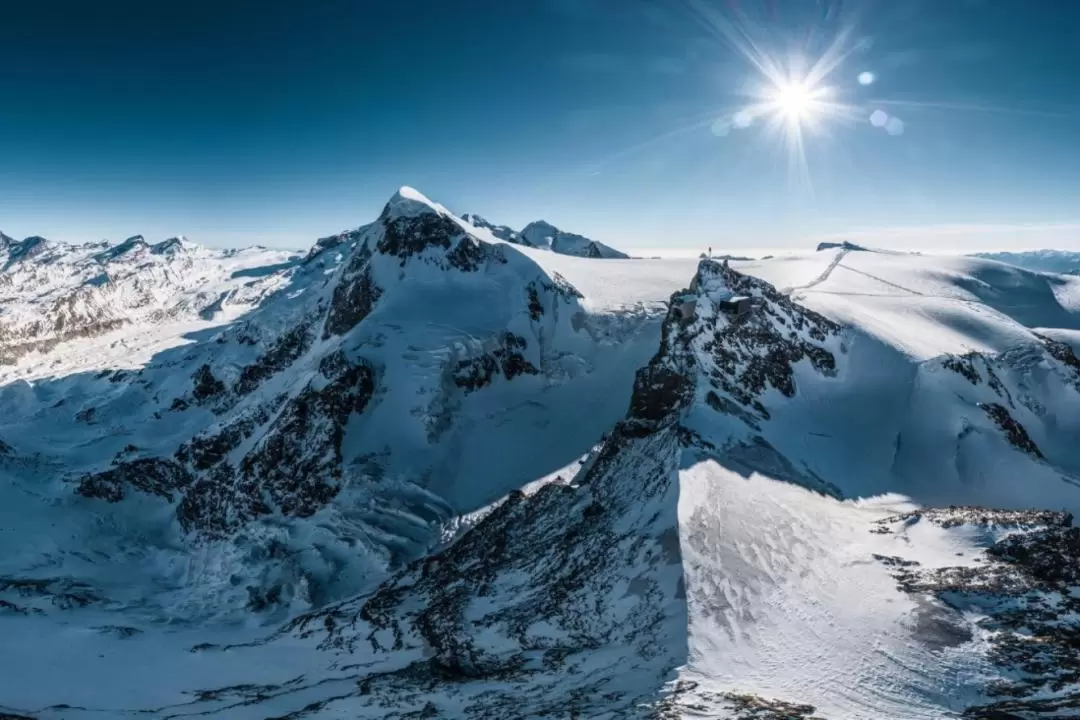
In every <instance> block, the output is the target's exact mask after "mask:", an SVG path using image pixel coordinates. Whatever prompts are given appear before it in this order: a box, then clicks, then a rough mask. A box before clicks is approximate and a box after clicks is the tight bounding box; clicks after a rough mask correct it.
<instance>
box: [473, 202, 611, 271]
mask: <svg viewBox="0 0 1080 720" xmlns="http://www.w3.org/2000/svg"><path fill="white" fill-rule="evenodd" d="M461 219H462V220H464V221H465V222H467V223H469V224H470V225H472V226H473V227H477V228H481V229H484V230H487V231H488V232H490V233H491V234H492V235H493V236H494V237H496V238H498V239H499V240H505V241H506V242H509V243H514V244H515V245H524V246H526V247H532V248H539V249H541V250H550V251H551V252H554V253H559V254H560V255H573V256H575V257H587V258H597V259H605V260H611V259H626V258H629V257H630V256H629V255H627V254H626V253H623V252H620V251H618V250H616V249H615V248H613V247H611V246H609V245H605V244H604V243H602V242H597V241H596V240H590V239H589V238H587V237H585V236H583V235H577V234H574V233H570V232H565V231H563V230H560V229H559V228H557V227H555V226H554V225H552V224H551V223H549V222H545V221H543V220H537V221H536V222H531V223H529V224H528V225H526V226H525V228H524V229H523V230H521V231H520V232H518V231H516V230H514V229H513V228H510V227H507V226H506V225H495V224H494V223H491V222H489V221H487V220H485V219H484V218H482V217H480V216H479V215H474V214H471V213H466V214H464V215H462V216H461Z"/></svg>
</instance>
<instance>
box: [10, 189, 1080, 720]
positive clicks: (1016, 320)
mask: <svg viewBox="0 0 1080 720" xmlns="http://www.w3.org/2000/svg"><path fill="white" fill-rule="evenodd" d="M763 278H764V279H763ZM766 281H768V282H766ZM770 283H772V284H770ZM736 295H737V296H744V297H749V298H750V299H751V304H752V307H751V310H750V311H749V312H747V313H745V314H741V315H737V314H733V313H732V310H731V309H730V307H729V306H728V305H727V304H726V303H727V301H728V300H729V299H730V298H731V297H733V296H736ZM1074 297H1076V295H1075V293H1074V288H1073V286H1072V285H1071V281H1070V280H1067V279H1055V278H1053V277H1051V276H1045V275H1040V274H1037V273H1030V272H1026V271H1022V270H1019V269H1016V268H1008V267H1006V266H1004V265H1001V264H999V263H994V262H989V261H983V260H975V259H948V260H943V259H941V258H926V257H923V256H911V255H900V254H886V253H874V252H870V251H858V252H853V251H851V250H850V249H849V248H843V247H841V248H835V249H827V250H824V251H822V252H819V253H815V254H814V255H812V256H811V255H806V256H797V257H791V258H774V259H770V260H763V261H754V262H747V263H742V262H731V263H727V262H725V263H722V264H721V263H718V262H715V261H711V260H705V261H702V262H700V263H697V262H695V263H694V264H693V265H689V264H687V263H683V262H678V261H636V260H611V261H610V262H605V263H596V262H595V261H593V260H590V259H588V258H579V257H570V256H563V255H559V254H557V253H551V252H548V251H545V250H541V249H530V248H524V247H521V246H518V245H515V244H513V243H508V242H504V241H501V240H499V239H498V238H497V237H495V236H493V235H492V234H490V233H489V232H488V231H487V230H485V229H483V228H478V227H476V226H475V225H472V224H470V223H468V222H465V221H463V220H461V219H459V218H456V217H455V216H453V215H452V214H451V213H449V212H448V211H447V210H446V209H445V208H443V207H442V206H440V205H438V204H436V203H433V202H431V201H429V200H427V199H426V198H424V197H423V196H422V195H420V194H419V193H417V192H416V191H413V190H411V189H407V188H403V189H402V190H401V191H400V192H399V193H398V194H397V195H395V196H394V197H393V198H391V200H390V202H389V203H388V204H387V206H386V208H385V209H384V211H383V213H382V215H381V216H380V217H379V218H378V219H377V220H376V221H375V222H374V223H372V224H370V225H367V226H363V227H361V228H359V229H357V230H355V231H350V232H348V233H343V234H341V235H338V236H331V237H330V238H324V239H322V240H320V241H318V243H317V244H316V246H315V247H314V248H313V249H312V251H311V252H310V253H309V254H308V255H307V257H306V258H305V260H304V261H303V262H302V263H298V264H297V265H296V267H295V268H293V269H291V270H289V272H288V275H287V276H286V283H285V284H283V286H282V287H280V288H279V289H278V290H277V291H276V292H273V293H272V294H270V295H268V296H267V297H265V298H264V299H263V300H262V301H261V302H260V303H259V305H258V306H257V307H256V308H254V309H252V310H251V311H250V312H248V313H247V314H245V315H243V316H242V317H240V318H238V319H237V320H235V321H233V322H231V323H229V324H227V325H224V326H222V327H218V328H204V329H202V330H199V331H197V332H195V333H193V334H192V336H191V337H189V338H187V340H188V341H189V343H188V344H187V345H183V346H181V347H174V348H171V349H168V350H164V351H162V352H159V353H157V354H155V355H154V356H153V357H152V358H151V359H150V360H149V361H148V362H146V363H145V365H144V366H142V367H141V368H140V369H138V370H135V371H127V372H124V371H121V372H116V371H108V372H104V373H102V372H94V373H89V372H83V373H74V374H68V375H65V376H62V377H60V376H57V377H50V378H44V377H42V378H39V379H37V380H36V381H35V382H33V383H27V382H8V383H7V384H4V385H2V386H0V400H2V401H3V402H4V406H5V407H6V408H8V409H9V414H8V415H9V416H8V419H7V420H6V421H3V422H0V438H2V439H3V440H4V443H5V444H4V445H2V446H0V494H2V497H0V501H2V502H0V528H2V529H3V532H2V533H0V542H3V550H4V552H3V553H2V554H0V623H2V624H3V625H4V627H3V628H0V633H2V635H0V636H2V637H4V638H5V640H4V641H2V642H5V643H6V647H5V649H6V650H8V652H3V653H0V712H2V711H8V712H12V713H17V714H19V715H23V716H31V717H37V718H79V717H100V716H103V715H104V716H111V717H127V716H130V717H184V716H197V715H198V716H212V717H221V718H263V717H268V716H269V717H281V718H301V717H303V718H335V717H354V718H366V717H370V718H382V717H398V718H405V717H500V718H535V717H552V718H566V717H579V718H626V717H641V718H646V717H653V718H656V717H664V718H678V717H686V718H690V717H720V718H738V719H739V720H748V719H749V718H805V719H809V718H811V717H826V718H852V719H855V718H947V717H960V716H961V715H962V714H964V713H967V716H971V717H987V718H989V717H997V718H1001V717H1010V716H1009V715H1001V714H998V715H996V716H994V715H991V714H983V715H979V714H978V713H980V712H984V710H985V713H990V712H991V709H992V710H993V711H994V712H998V713H1001V712H1007V713H1012V715H1011V717H1014V718H1015V717H1023V718H1034V717H1062V716H1067V715H1065V714H1064V713H1068V712H1070V711H1075V709H1076V707H1077V706H1078V705H1080V703H1077V702H1074V701H1075V700H1076V698H1077V697H1080V696H1078V695H1077V693H1080V687H1078V684H1077V681H1076V679H1075V677H1072V676H1069V675H1068V672H1070V670H1069V668H1072V667H1073V666H1074V664H1077V658H1076V657H1075V655H1076V653H1075V649H1070V646H1069V645H1068V641H1067V639H1068V638H1070V637H1073V636H1074V635H1073V633H1075V632H1076V617H1080V608H1074V607H1073V605H1075V602H1074V598H1075V597H1076V596H1078V595H1080V587H1078V586H1080V577H1077V576H1076V573H1075V572H1074V571H1072V570H1070V568H1074V567H1075V566H1076V562H1077V561H1078V560H1080V551H1077V548H1080V542H1078V540H1077V538H1078V537H1080V536H1077V532H1080V531H1075V530H1074V529H1070V528H1068V527H1067V526H1068V519H1067V518H1066V517H1065V516H1064V515H1062V514H1055V513H1045V512H1034V511H1030V510H1026V509H1027V508H1031V507H1033V506H1035V507H1040V506H1041V507H1046V508H1052V509H1055V510H1058V509H1067V510H1070V511H1075V510H1076V509H1077V508H1080V502H1078V500H1080V483H1077V476H1076V473H1077V472H1080V467H1077V465H1078V461H1077V460H1076V458H1075V451H1074V450H1073V441H1074V438H1075V437H1076V434H1077V431H1078V430H1080V427H1077V424H1078V423H1080V412H1078V410H1080V406H1078V402H1080V359H1077V357H1076V354H1075V352H1074V351H1073V350H1072V349H1071V347H1070V346H1069V344H1068V343H1066V342H1062V341H1060V338H1062V337H1063V336H1068V334H1069V333H1071V332H1075V325H1074V322H1075V317H1076V310H1075V308H1076V305H1075V304H1074V302H1073V298H1074ZM665 299H669V300H671V301H672V302H671V303H670V304H669V303H665V302H664V301H665ZM1063 334H1064V335H1063ZM937 504H941V505H947V504H957V505H974V504H987V505H1000V506H1002V507H1005V508H1013V509H1016V510H1015V511H1008V510H1005V511H997V512H989V511H981V510H967V509H963V508H960V509H951V510H945V511H933V510H923V509H920V506H923V505H937ZM1021 509H1024V510H1021ZM1061 638H1064V639H1061ZM1047 658H1049V659H1050V660H1049V661H1048V660H1047ZM1033 659H1034V660H1038V661H1039V662H1032V660H1033ZM1063 708H1064V709H1063Z"/></svg>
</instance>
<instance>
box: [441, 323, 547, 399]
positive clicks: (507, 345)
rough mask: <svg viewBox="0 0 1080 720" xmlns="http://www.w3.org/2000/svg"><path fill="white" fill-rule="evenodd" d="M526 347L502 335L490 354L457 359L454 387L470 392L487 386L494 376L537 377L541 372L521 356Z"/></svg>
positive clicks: (512, 336) (521, 340)
mask: <svg viewBox="0 0 1080 720" xmlns="http://www.w3.org/2000/svg"><path fill="white" fill-rule="evenodd" d="M527 347H528V341H526V340H525V338H523V337H521V336H520V335H515V334H513V333H511V332H507V333H505V334H504V335H503V336H502V337H501V338H499V340H498V341H497V344H496V346H495V347H494V348H493V349H492V350H491V351H489V352H486V353H484V354H482V355H478V356H476V357H471V358H468V359H466V360H459V361H458V364H457V368H456V369H455V370H454V384H456V385H457V386H458V387H460V388H463V389H464V390H465V392H467V393H469V392H474V391H476V390H479V389H480V388H483V387H487V386H488V385H490V384H491V382H492V380H493V379H494V378H495V377H496V376H497V375H501V376H502V377H504V378H506V379H507V380H513V379H514V378H515V377H517V376H518V375H537V374H539V373H540V371H539V370H538V369H537V368H536V366H535V365H533V364H532V363H531V362H529V361H528V360H527V359H526V358H525V355H524V354H523V351H524V350H525V349H526V348H527Z"/></svg>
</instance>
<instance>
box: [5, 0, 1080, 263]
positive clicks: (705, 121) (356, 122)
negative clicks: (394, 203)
mask: <svg viewBox="0 0 1080 720" xmlns="http://www.w3.org/2000/svg"><path fill="white" fill-rule="evenodd" d="M0 22H2V29H0V38H2V47H3V55H4V58H3V60H2V62H0V228H2V229H4V230H5V231H6V232H7V233H8V234H10V235H17V236H24V235H30V234H42V235H46V236H47V237H51V238H54V239H57V240H67V241H85V240H97V239H101V238H109V239H113V240H120V239H123V238H124V237H126V236H128V235H132V234H135V233H142V234H144V235H146V236H147V237H148V238H151V239H160V238H164V237H166V236H168V235H173V234H181V233H182V234H186V235H187V236H189V237H190V238H192V239H194V240H196V241H200V242H204V243H206V244H212V245H227V246H231V245H243V244H253V243H262V244H266V245H277V246H285V247H304V246H307V245H308V244H310V242H311V241H312V240H313V239H314V238H316V237H318V236H320V235H326V234H329V233H332V232H336V231H338V230H340V229H343V228H346V227H353V226H356V225H359V224H362V223H364V222H368V221H370V220H371V219H373V218H374V216H375V215H376V214H377V213H378V211H379V209H380V208H381V206H382V204H383V203H384V202H385V201H386V199H387V198H388V197H389V195H390V194H391V193H393V192H394V190H395V189H396V188H397V187H398V186H399V185H412V186H414V187H416V188H418V189H419V190H421V191H422V192H424V193H425V194H427V195H428V196H429V197H431V198H432V199H435V200H437V201H439V202H441V203H442V204H444V205H446V206H448V207H450V208H451V209H453V210H455V211H457V212H476V213H480V214H482V215H485V216H486V217H488V218H489V219H491V220H493V221H495V222H499V223H504V224H509V225H513V226H517V227H520V226H522V225H524V224H525V223H527V222H529V221H530V220H534V219H538V218H544V219H546V220H549V221H551V222H553V223H555V224H556V225H559V226H560V227H563V228H565V229H568V230H572V231H575V232H579V233H582V234H585V235H589V236H592V237H595V238H596V239H599V240H603V241H605V242H608V243H610V244H612V245H615V246H618V247H623V248H627V249H631V250H633V249H635V248H638V249H644V248H650V249H652V248H685V247H695V246H696V247H700V246H702V245H706V244H709V245H713V246H715V247H717V248H721V247H724V248H727V247H731V248H751V247H768V248H779V247H785V246H805V245H807V244H808V243H809V242H811V241H812V240H816V239H818V238H820V237H822V236H833V235H843V236H849V235H850V236H851V237H854V238H858V239H863V240H864V241H866V242H877V243H878V244H883V245H890V246H896V247H913V248H916V249H928V248H929V249H934V248H938V249H941V248H952V247H955V248H956V249H977V248H978V249H982V248H988V247H1009V246H1026V247H1041V246H1057V247H1066V248H1074V249H1077V248H1080V3H1078V2H1072V1H1071V0H981V1H978V0H878V1H876V2H875V1H872V0H862V1H859V0H842V1H841V0H521V1H520V2H516V1H507V0H456V1H450V0H413V1H411V2H410V1H409V0H394V2H374V1H371V0H367V1H365V0H309V1H308V2H280V1H278V0H261V1H259V2H256V1H254V0H252V1H250V2H228V1H227V0H216V1H215V2H207V1H205V0H190V1H188V2H182V3H181V2H172V3H164V2H162V3H158V2H148V1H147V0H138V1H137V2H136V1H131V0H101V1H100V2H93V3H91V2H84V1H83V0H34V1H33V2H19V3H9V4H8V6H5V8H4V12H3V17H2V20H0ZM830 48H831V50H830ZM822 57H825V59H826V63H824V64H823V65H819V68H822V67H831V68H832V69H831V71H830V72H828V73H825V74H824V77H817V76H816V75H815V76H814V78H812V80H813V81H812V82H810V81H806V70H805V68H810V67H813V66H814V65H815V63H817V62H818V61H819V60H820V59H821V58H822ZM832 60H836V61H837V62H836V63H835V66H833V65H834V63H833V62H831V61H832ZM754 61H756V62H757V63H758V64H759V65H761V64H762V63H763V62H764V64H765V66H766V67H767V69H768V68H773V67H775V68H778V69H779V70H780V71H781V74H783V75H785V76H786V78H787V79H786V80H784V83H781V85H784V87H777V86H776V85H775V83H772V82H770V80H769V79H768V77H767V76H766V74H763V73H762V72H761V71H760V69H758V68H756V67H755V62H754ZM800 68H802V69H800ZM862 73H869V74H870V75H863V76H862V83H860V74H862ZM773 74H774V75H775V74H776V73H775V72H774V73H773ZM818 74H819V75H820V74H821V73H818ZM792 87H794V88H795V89H794V91H792ZM785 88H786V89H785ZM792 92H795V95H797V97H795V98H794V100H793V99H792ZM785 93H786V94H785ZM778 98H779V99H778ZM748 108H749V109H748ZM794 131H798V132H800V133H801V135H802V139H803V142H802V149H803V150H802V156H801V157H802V158H804V160H805V162H803V161H802V160H799V159H798V158H799V157H800V156H799V155H798V154H793V153H792V152H791V149H790V147H789V143H788V142H787V141H788V140H789V139H790V137H791V136H792V135H793V134H794Z"/></svg>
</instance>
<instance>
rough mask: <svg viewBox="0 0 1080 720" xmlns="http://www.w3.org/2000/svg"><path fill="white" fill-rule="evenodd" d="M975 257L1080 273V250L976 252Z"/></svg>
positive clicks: (1019, 265)
mask: <svg viewBox="0 0 1080 720" xmlns="http://www.w3.org/2000/svg"><path fill="white" fill-rule="evenodd" d="M973 257H980V258H985V259H987V260H997V261H998V262H1003V263H1006V264H1008V265H1015V266H1017V267H1022V268H1025V269H1027V270H1037V271H1039V272H1045V273H1055V274H1059V275H1077V274H1080V252H1076V251H1075V250H1027V251H1024V252H993V253H976V254H975V255H974V256H973Z"/></svg>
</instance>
